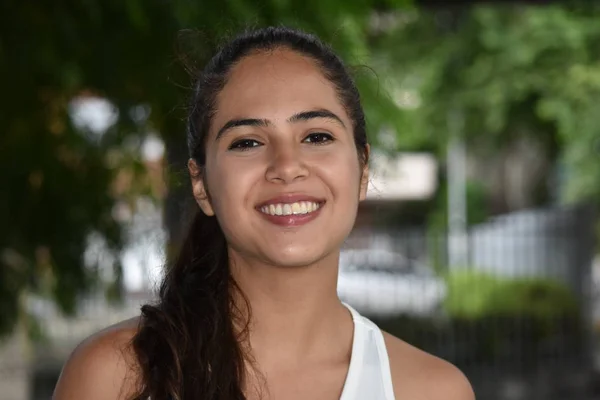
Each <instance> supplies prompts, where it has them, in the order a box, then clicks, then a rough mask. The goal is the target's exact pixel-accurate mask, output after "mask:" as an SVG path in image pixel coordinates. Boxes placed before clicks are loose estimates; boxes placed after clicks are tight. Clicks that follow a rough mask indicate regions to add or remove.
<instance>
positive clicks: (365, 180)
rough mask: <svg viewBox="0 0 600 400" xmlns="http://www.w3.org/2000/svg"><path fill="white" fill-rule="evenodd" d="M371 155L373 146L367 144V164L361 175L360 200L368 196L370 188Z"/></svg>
mask: <svg viewBox="0 0 600 400" xmlns="http://www.w3.org/2000/svg"><path fill="white" fill-rule="evenodd" d="M370 155H371V147H370V146H369V145H368V144H367V146H366V147H365V165H364V166H363V168H362V175H361V177H360V195H359V200H360V201H363V200H365V199H366V198H367V189H368V188H369V157H370Z"/></svg>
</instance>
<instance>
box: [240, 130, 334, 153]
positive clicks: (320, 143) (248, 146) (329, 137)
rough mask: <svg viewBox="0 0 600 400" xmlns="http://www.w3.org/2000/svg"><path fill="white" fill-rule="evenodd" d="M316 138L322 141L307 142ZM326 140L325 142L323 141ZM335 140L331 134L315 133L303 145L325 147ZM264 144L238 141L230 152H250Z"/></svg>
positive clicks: (248, 140) (303, 141) (308, 136)
mask: <svg viewBox="0 0 600 400" xmlns="http://www.w3.org/2000/svg"><path fill="white" fill-rule="evenodd" d="M315 137H319V138H321V140H318V141H310V142H307V139H310V138H313V139H314V138H315ZM323 139H325V140H323ZM333 141H334V138H333V136H332V135H331V134H329V133H325V132H315V133H309V134H308V135H307V136H306V137H305V138H304V139H303V140H302V143H310V144H313V145H315V146H323V145H325V144H328V143H330V142H333ZM262 145H263V144H262V143H260V142H259V141H257V140H254V139H241V140H238V141H236V142H233V143H232V144H231V145H230V146H229V150H234V151H248V150H250V149H252V148H254V147H260V146H262Z"/></svg>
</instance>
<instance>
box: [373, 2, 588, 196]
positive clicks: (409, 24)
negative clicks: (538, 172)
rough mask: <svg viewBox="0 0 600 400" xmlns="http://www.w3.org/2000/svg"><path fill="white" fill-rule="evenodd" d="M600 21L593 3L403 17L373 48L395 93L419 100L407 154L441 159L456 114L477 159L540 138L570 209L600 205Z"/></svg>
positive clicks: (404, 138) (404, 136) (402, 136)
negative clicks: (558, 168) (558, 169)
mask: <svg viewBox="0 0 600 400" xmlns="http://www.w3.org/2000/svg"><path fill="white" fill-rule="evenodd" d="M599 17H600V7H598V6H597V5H591V4H589V3H588V4H583V3H582V5H580V6H577V5H564V4H562V5H561V4H554V5H546V6H543V7H542V6H531V5H523V4H520V5H519V4H513V5H489V4H488V5H480V6H474V7H469V8H462V9H453V10H439V11H437V12H418V11H417V10H415V11H413V12H411V13H404V15H402V16H400V17H398V18H397V19H396V23H395V26H394V27H393V29H392V30H391V31H390V32H388V33H387V34H386V35H381V36H380V37H379V39H378V40H377V41H376V43H377V47H378V50H379V54H381V56H382V62H381V64H382V65H383V66H387V67H388V68H393V69H394V71H397V77H398V78H397V80H396V83H395V84H396V85H397V86H398V87H399V88H401V89H403V90H405V91H408V92H410V91H414V93H416V94H417V95H418V96H419V97H420V100H419V102H420V106H419V107H418V108H416V109H414V110H413V111H412V112H408V113H409V114H411V116H410V117H406V119H407V120H411V121H412V124H411V125H409V126H405V129H404V130H403V131H400V132H399V142H400V144H401V145H402V144H406V147H411V146H413V147H414V146H415V145H416V146H420V147H424V148H431V149H436V150H437V151H438V153H439V154H440V155H443V151H444V150H445V144H446V140H447V137H448V113H449V112H456V111H458V112H460V113H461V114H462V115H463V116H464V131H463V135H464V136H465V137H466V139H467V140H468V141H469V142H470V144H472V147H471V148H470V149H471V151H483V152H486V151H487V152H488V153H489V152H496V151H498V150H499V149H501V148H502V147H504V146H506V145H507V144H509V143H510V142H511V140H513V139H514V138H516V137H523V136H530V137H533V138H535V139H536V140H538V141H540V142H541V143H543V144H544V146H545V147H546V148H547V149H548V152H549V153H550V154H551V155H552V156H553V157H556V159H557V160H558V161H559V162H560V163H561V164H562V165H563V166H564V168H565V171H566V174H567V175H566V178H565V181H564V183H565V185H566V186H565V188H564V199H565V200H582V199H590V198H592V199H595V201H600V113H598V104H599V102H600V52H599V50H600V24H599V23H598V20H599Z"/></svg>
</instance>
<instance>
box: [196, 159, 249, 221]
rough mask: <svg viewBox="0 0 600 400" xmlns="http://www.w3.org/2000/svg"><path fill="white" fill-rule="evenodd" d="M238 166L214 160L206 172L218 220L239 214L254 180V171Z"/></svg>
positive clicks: (246, 166)
mask: <svg viewBox="0 0 600 400" xmlns="http://www.w3.org/2000/svg"><path fill="white" fill-rule="evenodd" d="M239 164H240V163H236V162H231V160H219V159H216V160H214V161H213V162H212V164H211V166H212V168H209V169H208V170H207V174H208V176H207V178H208V183H209V191H210V194H211V200H212V206H213V208H214V209H215V212H216V213H217V214H218V216H219V219H223V220H229V219H230V218H232V216H234V215H238V214H240V213H241V211H242V208H243V206H244V205H245V203H246V201H247V198H248V195H249V193H250V191H251V189H252V186H253V182H255V180H256V171H255V170H254V169H252V168H248V165H244V166H242V165H239ZM224 222H226V221H224Z"/></svg>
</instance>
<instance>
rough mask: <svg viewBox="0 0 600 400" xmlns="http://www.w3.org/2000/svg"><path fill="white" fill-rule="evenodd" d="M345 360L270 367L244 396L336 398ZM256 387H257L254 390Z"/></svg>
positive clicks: (258, 399)
mask: <svg viewBox="0 0 600 400" xmlns="http://www.w3.org/2000/svg"><path fill="white" fill-rule="evenodd" d="M347 373H348V364H347V363H346V364H345V365H344V364H342V365H339V366H331V367H326V368H323V367H321V368H312V369H297V370H288V371H286V370H280V371H271V372H270V373H268V374H265V376H264V378H263V380H262V381H263V383H262V385H257V384H254V385H253V387H254V388H255V390H252V391H249V393H248V394H247V399H248V400H280V399H285V400H305V399H319V400H339V399H340V396H341V394H342V391H343V388H344V384H345V382H346V375H347ZM256 388H259V389H258V390H257V389H256Z"/></svg>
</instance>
